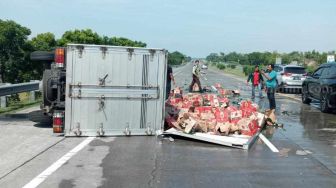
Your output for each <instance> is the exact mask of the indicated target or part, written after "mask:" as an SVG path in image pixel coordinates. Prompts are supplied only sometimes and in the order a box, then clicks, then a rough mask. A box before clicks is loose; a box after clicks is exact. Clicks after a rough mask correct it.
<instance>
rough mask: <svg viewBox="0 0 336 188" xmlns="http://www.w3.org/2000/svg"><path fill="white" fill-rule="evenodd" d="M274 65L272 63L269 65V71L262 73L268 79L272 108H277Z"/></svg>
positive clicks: (267, 89) (268, 93)
mask: <svg viewBox="0 0 336 188" xmlns="http://www.w3.org/2000/svg"><path fill="white" fill-rule="evenodd" d="M273 69H274V65H273V64H270V65H268V66H267V72H268V73H265V72H264V71H261V74H262V75H264V76H265V78H266V79H267V80H266V92H267V98H268V101H269V105H270V109H271V110H275V108H276V104H275V90H276V85H277V84H276V75H277V74H276V72H275V71H274V70H273Z"/></svg>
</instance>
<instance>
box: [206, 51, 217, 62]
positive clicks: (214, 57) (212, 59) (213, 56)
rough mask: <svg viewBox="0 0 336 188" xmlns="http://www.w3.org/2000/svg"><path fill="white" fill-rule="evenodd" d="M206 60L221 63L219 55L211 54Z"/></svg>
mask: <svg viewBox="0 0 336 188" xmlns="http://www.w3.org/2000/svg"><path fill="white" fill-rule="evenodd" d="M205 59H206V60H207V61H211V62H219V56H218V54H217V53H211V54H210V55H208V56H207V57H206V58H205Z"/></svg>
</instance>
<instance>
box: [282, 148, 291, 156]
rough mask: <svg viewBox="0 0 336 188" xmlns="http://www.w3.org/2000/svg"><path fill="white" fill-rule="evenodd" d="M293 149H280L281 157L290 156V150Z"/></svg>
mask: <svg viewBox="0 0 336 188" xmlns="http://www.w3.org/2000/svg"><path fill="white" fill-rule="evenodd" d="M290 150H291V149H289V148H282V149H281V150H280V151H279V156H280V157H288V152H289V151H290Z"/></svg>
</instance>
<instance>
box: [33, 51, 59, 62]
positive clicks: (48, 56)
mask: <svg viewBox="0 0 336 188" xmlns="http://www.w3.org/2000/svg"><path fill="white" fill-rule="evenodd" d="M54 57H55V55H54V52H47V51H35V52H32V53H31V54H30V60H32V61H54Z"/></svg>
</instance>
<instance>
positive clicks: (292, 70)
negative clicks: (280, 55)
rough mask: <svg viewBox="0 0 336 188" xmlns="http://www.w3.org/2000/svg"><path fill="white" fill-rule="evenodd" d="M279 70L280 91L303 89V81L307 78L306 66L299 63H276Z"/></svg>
mask: <svg viewBox="0 0 336 188" xmlns="http://www.w3.org/2000/svg"><path fill="white" fill-rule="evenodd" d="M274 70H275V71H276V72H277V85H278V88H279V90H280V91H284V92H286V91H288V89H292V91H298V90H301V89H302V83H303V81H304V80H305V79H306V78H307V72H306V70H305V68H304V67H302V66H298V65H275V66H274Z"/></svg>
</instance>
